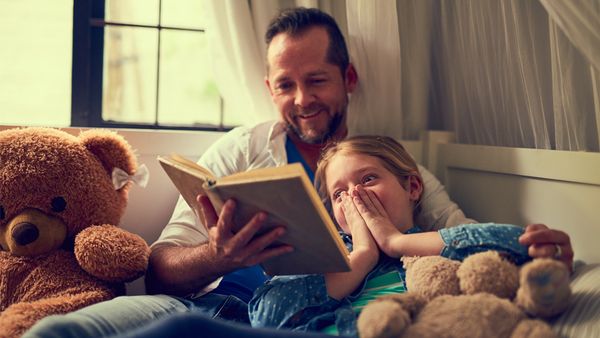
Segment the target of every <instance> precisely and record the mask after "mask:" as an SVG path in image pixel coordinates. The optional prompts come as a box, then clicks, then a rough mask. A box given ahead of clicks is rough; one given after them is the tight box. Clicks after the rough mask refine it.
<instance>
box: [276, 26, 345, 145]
mask: <svg viewBox="0 0 600 338" xmlns="http://www.w3.org/2000/svg"><path fill="white" fill-rule="evenodd" d="M328 47H329V36H328V35H327V31H326V30H325V29H324V28H322V27H314V28H310V29H308V30H307V31H305V32H303V33H302V34H300V35H299V36H294V37H292V36H289V35H288V34H285V33H281V34H278V35H276V36H275V37H274V38H273V40H272V41H271V44H270V45H269V49H268V51H267V61H268V63H269V74H268V75H267V78H266V84H267V86H268V87H269V92H270V93H271V98H272V99H273V102H274V103H275V106H277V109H278V110H279V112H280V114H281V116H282V118H283V119H284V120H285V122H286V123H287V124H288V126H289V127H290V131H291V132H293V133H294V134H295V135H296V136H298V137H299V138H300V139H301V140H303V141H304V142H307V143H311V144H318V143H322V142H324V141H326V140H327V139H328V138H330V137H334V138H341V137H344V136H345V134H346V108H347V106H348V95H347V94H348V93H350V92H352V90H354V87H355V84H356V74H355V73H354V69H353V68H352V67H351V66H350V67H349V69H348V70H346V76H342V72H341V71H340V68H339V67H338V66H337V65H334V64H331V63H328V62H327V49H328Z"/></svg>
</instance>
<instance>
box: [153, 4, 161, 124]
mask: <svg viewBox="0 0 600 338" xmlns="http://www.w3.org/2000/svg"><path fill="white" fill-rule="evenodd" d="M161 22H162V0H158V49H157V51H156V52H157V53H158V55H157V58H156V61H157V62H156V99H155V101H154V125H155V126H158V100H160V98H159V97H158V94H159V89H160V36H161V35H162V34H161V28H160V27H161Z"/></svg>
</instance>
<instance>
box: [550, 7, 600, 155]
mask: <svg viewBox="0 0 600 338" xmlns="http://www.w3.org/2000/svg"><path fill="white" fill-rule="evenodd" d="M540 2H541V4H542V5H543V6H544V8H545V9H546V11H547V12H548V14H549V16H550V23H549V30H550V47H551V55H552V73H553V75H554V76H555V78H554V79H553V81H552V86H553V97H554V114H555V120H556V122H555V125H556V148H557V149H566V150H595V151H598V150H599V148H600V139H599V135H600V1H562V0H558V1H557V0H540Z"/></svg>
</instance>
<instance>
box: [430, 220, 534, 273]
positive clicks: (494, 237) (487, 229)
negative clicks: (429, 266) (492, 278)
mask: <svg viewBox="0 0 600 338" xmlns="http://www.w3.org/2000/svg"><path fill="white" fill-rule="evenodd" d="M524 231H525V229H524V228H523V227H520V226H517V225H512V224H495V223H485V224H469V225H460V226H456V227H452V228H445V229H440V230H439V233H440V235H441V237H442V240H443V241H444V244H445V246H444V248H443V249H442V252H441V256H443V257H447V258H450V259H454V260H460V261H462V260H464V259H465V258H466V257H468V256H469V255H472V254H474V253H477V252H482V251H488V250H496V251H499V252H501V253H503V254H505V255H506V256H507V258H509V259H510V260H512V261H514V262H515V263H516V264H518V265H520V264H523V263H525V262H527V261H529V260H530V259H531V258H530V257H529V254H528V253H527V249H528V248H527V247H526V246H524V245H521V244H519V237H520V236H521V234H523V232H524Z"/></svg>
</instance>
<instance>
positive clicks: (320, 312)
mask: <svg viewBox="0 0 600 338" xmlns="http://www.w3.org/2000/svg"><path fill="white" fill-rule="evenodd" d="M419 231H420V230H419V229H418V228H413V229H411V230H409V231H408V232H419ZM523 231H524V229H523V228H522V227H519V226H515V225H508V224H493V223H487V224H468V225H460V226H456V227H452V228H446V229H441V230H439V233H440V235H441V237H442V240H443V241H444V244H445V245H444V248H443V249H442V252H441V253H440V255H441V256H443V257H447V258H450V259H455V260H463V259H465V258H466V257H467V256H469V255H471V254H474V253H476V252H481V251H486V250H497V251H500V252H503V253H506V254H507V255H508V257H509V258H511V259H512V260H513V261H514V262H515V263H517V264H523V263H525V262H526V261H528V260H529V259H530V258H529V256H528V254H527V247H524V246H522V245H520V244H519V242H518V238H519V236H520V235H521V234H522V233H523ZM408 232H407V233H408ZM341 236H342V239H343V240H344V243H345V244H346V246H347V247H348V250H350V251H351V250H352V240H351V238H350V236H348V235H346V234H341ZM393 270H396V271H397V272H398V274H399V276H400V278H401V280H402V281H404V280H405V273H406V271H405V270H404V268H403V266H402V263H401V262H400V260H399V259H397V258H391V257H388V256H385V255H382V256H381V258H380V260H379V262H378V264H377V265H376V266H375V268H374V269H373V270H371V272H370V273H369V274H368V275H367V277H366V278H365V280H364V281H363V283H362V284H361V285H360V286H359V287H358V288H357V289H356V290H355V291H354V292H353V293H352V294H351V295H350V296H348V297H346V298H344V299H341V300H339V301H338V300H336V299H333V298H331V297H329V295H328V294H327V287H326V285H325V278H324V276H323V275H295V276H276V277H273V278H272V279H271V280H270V281H268V282H266V283H265V284H264V285H263V286H261V287H259V288H258V289H257V290H256V291H255V293H254V297H253V298H252V300H251V301H250V303H249V304H248V311H249V316H250V323H251V324H252V326H253V327H276V328H286V329H292V330H299V331H320V330H322V329H323V328H325V327H327V326H330V325H332V324H335V325H336V327H337V330H338V332H339V334H340V335H345V336H357V332H356V318H357V315H356V313H355V312H354V310H353V309H352V301H353V300H355V299H357V298H358V296H359V295H360V294H361V292H362V291H363V289H364V287H365V284H366V282H367V281H368V280H369V279H370V278H372V277H374V276H379V275H381V274H383V273H386V272H390V271H393ZM405 286H406V285H405Z"/></svg>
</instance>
